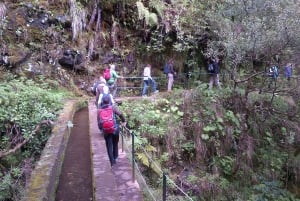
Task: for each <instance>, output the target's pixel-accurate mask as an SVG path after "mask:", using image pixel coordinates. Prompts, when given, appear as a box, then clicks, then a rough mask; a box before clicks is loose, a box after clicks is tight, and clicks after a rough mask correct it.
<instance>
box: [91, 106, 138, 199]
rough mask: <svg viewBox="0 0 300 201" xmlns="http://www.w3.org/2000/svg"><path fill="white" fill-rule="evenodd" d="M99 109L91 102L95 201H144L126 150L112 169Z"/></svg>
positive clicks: (121, 153)
mask: <svg viewBox="0 0 300 201" xmlns="http://www.w3.org/2000/svg"><path fill="white" fill-rule="evenodd" d="M96 115H97V109H96V106H95V104H94V101H90V102H89V121H90V132H89V134H90V141H91V153H92V173H93V187H94V189H93V191H94V200H95V201H142V200H143V196H142V193H141V190H140V187H139V184H138V183H137V182H136V181H135V182H133V181H132V168H131V165H130V161H129V160H128V157H127V156H126V152H122V151H121V138H120V142H119V157H118V160H117V164H116V165H115V166H114V168H113V169H112V168H111V166H110V162H109V159H108V156H107V151H106V147H105V140H104V138H103V136H102V135H101V134H100V131H99V129H98V126H97V117H96Z"/></svg>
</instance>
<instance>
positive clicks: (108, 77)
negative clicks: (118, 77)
mask: <svg viewBox="0 0 300 201" xmlns="http://www.w3.org/2000/svg"><path fill="white" fill-rule="evenodd" d="M103 77H104V79H105V80H106V81H108V80H109V79H110V77H111V73H110V69H109V68H106V69H104V71H103Z"/></svg>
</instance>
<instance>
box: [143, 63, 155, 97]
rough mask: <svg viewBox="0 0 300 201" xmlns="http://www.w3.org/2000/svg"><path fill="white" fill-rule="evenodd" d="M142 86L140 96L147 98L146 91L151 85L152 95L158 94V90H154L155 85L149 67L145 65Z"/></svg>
mask: <svg viewBox="0 0 300 201" xmlns="http://www.w3.org/2000/svg"><path fill="white" fill-rule="evenodd" d="M143 80H144V82H143V84H144V86H143V92H142V96H143V97H145V96H147V95H146V94H147V90H148V87H149V85H150V84H151V83H152V90H153V93H158V90H157V89H156V87H157V85H156V82H155V80H154V79H153V78H152V77H151V65H150V64H147V65H146V67H145V68H144V79H143Z"/></svg>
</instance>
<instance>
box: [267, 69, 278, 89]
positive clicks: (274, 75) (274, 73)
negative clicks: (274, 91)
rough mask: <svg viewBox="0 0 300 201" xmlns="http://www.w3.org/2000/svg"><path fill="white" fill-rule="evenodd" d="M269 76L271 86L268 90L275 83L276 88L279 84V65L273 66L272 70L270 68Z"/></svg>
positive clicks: (269, 85)
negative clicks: (277, 83)
mask: <svg viewBox="0 0 300 201" xmlns="http://www.w3.org/2000/svg"><path fill="white" fill-rule="evenodd" d="M268 75H269V77H270V81H269V84H268V88H270V87H271V85H272V83H273V82H274V83H275V86H276V82H277V78H278V75H279V73H278V67H277V65H275V64H274V65H272V66H271V67H270V68H269V72H268Z"/></svg>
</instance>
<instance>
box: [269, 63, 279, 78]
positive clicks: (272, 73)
mask: <svg viewBox="0 0 300 201" xmlns="http://www.w3.org/2000/svg"><path fill="white" fill-rule="evenodd" d="M269 76H270V77H272V78H277V77H278V76H279V73H278V67H277V66H276V65H273V66H272V67H271V68H270V69H269Z"/></svg>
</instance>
